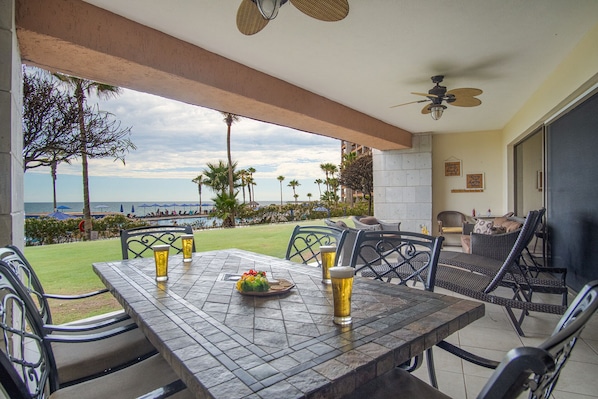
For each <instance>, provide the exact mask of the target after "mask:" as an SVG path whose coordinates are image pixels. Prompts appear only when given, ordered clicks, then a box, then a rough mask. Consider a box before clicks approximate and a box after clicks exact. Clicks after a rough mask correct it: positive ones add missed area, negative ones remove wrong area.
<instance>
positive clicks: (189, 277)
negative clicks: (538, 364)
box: [93, 249, 484, 399]
mask: <svg viewBox="0 0 598 399" xmlns="http://www.w3.org/2000/svg"><path fill="white" fill-rule="evenodd" d="M93 266H94V270H95V271H96V273H97V274H98V275H99V276H100V278H101V279H102V281H103V282H104V284H106V286H107V287H108V288H110V290H111V291H112V293H113V294H114V295H115V297H116V298H117V299H118V301H119V302H120V303H121V305H123V307H124V308H125V310H126V311H127V312H128V313H129V314H130V315H131V317H132V318H133V319H134V320H135V321H136V322H137V324H139V326H140V328H141V329H142V330H143V331H144V333H145V334H146V335H147V337H148V339H149V340H150V341H151V342H152V344H154V345H155V346H156V348H157V349H158V350H159V351H160V352H161V353H162V354H163V355H164V357H165V358H166V359H167V361H168V362H169V363H170V364H171V365H172V366H173V368H174V370H175V371H176V372H177V373H178V374H179V375H180V376H181V379H182V380H183V381H184V382H185V384H187V387H188V388H189V389H190V390H192V392H194V393H195V394H196V396H197V397H198V398H218V399H220V398H221V399H234V398H252V399H253V398H278V399H282V398H340V397H342V396H343V395H345V394H347V393H350V392H352V391H353V390H354V389H355V387H356V386H358V385H360V384H362V383H363V382H365V381H368V380H370V379H372V378H374V377H375V376H376V375H380V374H382V373H384V372H386V371H388V370H390V369H391V368H392V367H394V366H396V365H398V364H401V363H403V362H405V361H407V360H408V359H410V358H411V357H413V356H414V355H417V354H419V353H422V352H423V351H424V350H425V349H426V348H428V347H431V346H432V345H434V344H435V343H437V342H438V341H440V340H441V339H443V338H445V337H447V336H448V335H450V334H452V333H453V332H455V331H457V330H458V329H461V328H463V327H465V326H466V325H468V324H469V323H471V322H473V321H474V320H477V319H479V318H481V317H482V316H483V315H484V305H483V304H480V303H477V302H473V301H469V300H465V299H459V298H454V297H450V296H446V295H440V294H435V293H429V292H424V291H421V290H415V289H412V288H407V287H403V286H396V285H393V284H387V283H382V282H379V281H373V280H369V279H365V278H358V277H356V278H355V282H354V287H353V296H352V312H351V313H352V317H353V324H352V325H351V326H349V327H340V326H337V325H335V324H334V323H333V322H332V290H331V287H330V286H327V285H323V284H322V283H321V272H320V269H317V268H314V267H311V266H304V265H299V264H296V263H291V262H288V261H285V260H281V259H277V258H273V257H269V256H265V255H260V254H255V253H252V252H247V251H241V250H235V249H232V250H222V251H212V252H200V253H195V254H194V255H193V262H192V263H191V264H184V263H183V261H182V257H181V256H180V255H176V256H172V257H171V258H170V260H169V273H168V275H169V279H168V281H167V282H156V281H155V280H154V276H155V268H154V261H153V258H144V259H131V260H126V261H115V262H107V263H96V264H94V265H93ZM249 269H256V270H263V271H266V273H267V275H268V277H269V278H270V279H272V278H274V279H277V278H283V279H287V280H290V281H292V282H293V283H295V287H294V288H293V289H291V290H290V291H289V292H288V293H286V294H283V295H280V296H270V297H254V296H245V295H241V294H240V293H239V292H237V291H236V289H235V282H234V281H233V280H234V276H235V275H240V274H242V273H243V272H245V271H247V270H249ZM231 277H232V278H231Z"/></svg>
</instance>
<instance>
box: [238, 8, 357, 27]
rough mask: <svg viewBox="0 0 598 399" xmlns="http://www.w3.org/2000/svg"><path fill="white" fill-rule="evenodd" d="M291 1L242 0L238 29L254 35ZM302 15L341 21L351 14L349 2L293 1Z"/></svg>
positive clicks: (323, 19)
mask: <svg viewBox="0 0 598 399" xmlns="http://www.w3.org/2000/svg"><path fill="white" fill-rule="evenodd" d="M288 1H289V0H242V2H241V5H240V6H239V9H238V10H237V28H239V31H240V32H241V33H243V34H244V35H253V34H256V33H258V32H259V31H261V30H262V29H264V28H265V27H266V25H267V24H268V21H270V20H272V19H274V18H276V16H277V15H278V9H279V8H280V6H282V5H284V4H286V3H287V2H288ZM291 4H292V5H294V6H295V7H296V8H297V9H299V11H301V12H302V13H304V14H306V15H308V16H310V17H312V18H315V19H319V20H320V21H340V20H341V19H343V18H345V17H346V16H347V15H348V14H349V2H348V0H317V1H313V0H291Z"/></svg>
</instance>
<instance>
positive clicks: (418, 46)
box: [85, 0, 598, 133]
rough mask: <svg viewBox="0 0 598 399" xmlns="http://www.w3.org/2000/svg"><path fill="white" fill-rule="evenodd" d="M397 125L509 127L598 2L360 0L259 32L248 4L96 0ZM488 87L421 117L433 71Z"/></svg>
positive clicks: (450, 80)
mask: <svg viewBox="0 0 598 399" xmlns="http://www.w3.org/2000/svg"><path fill="white" fill-rule="evenodd" d="M85 1H86V2H88V3H90V4H94V5H96V6H98V7H101V8H105V9H107V10H110V11H112V12H114V13H117V14H120V15H122V16H124V17H126V18H129V19H131V20H134V21H137V22H139V23H142V24H144V25H147V26H150V27H152V28H154V29H157V30H159V31H162V32H164V33H167V34H169V35H172V36H174V37H176V38H179V39H182V40H185V41H187V42H190V43H192V44H195V45H197V46H199V47H202V48H204V49H206V50H210V51H212V52H215V53H217V54H220V55H222V56H224V57H227V58H230V59H232V60H234V61H237V62H240V63H242V64H245V65H247V66H250V67H252V68H255V69H257V70H260V71H262V72H265V73H267V74H270V75H272V76H275V77H277V78H280V79H283V80H285V81H287V82H290V83H292V84H295V85H297V86H300V87H302V88H304V89H307V90H309V91H312V92H314V93H317V94H320V95H322V96H324V97H327V98H329V99H331V100H334V101H337V102H339V103H341V104H344V105H346V106H348V107H350V108H353V109H356V110H358V111H361V112H363V113H365V114H368V115H370V116H372V117H375V118H377V119H380V120H382V121H384V122H387V123H390V124H392V125H394V126H397V127H400V128H403V129H406V130H408V131H411V132H413V133H416V132H429V131H432V132H436V133H448V132H465V131H484V130H494V129H501V128H503V127H504V125H505V124H506V123H507V122H508V121H509V120H510V119H511V118H512V117H513V115H514V114H515V113H516V112H517V110H518V109H519V108H520V107H521V106H522V104H524V103H525V101H527V100H528V99H529V97H530V96H531V95H532V94H533V93H534V91H535V90H536V89H537V88H538V87H539V86H540V85H541V84H542V82H543V81H544V80H545V79H546V78H547V77H548V75H549V74H550V73H551V72H552V71H553V70H554V69H555V68H556V66H557V65H558V64H559V62H560V61H561V60H562V59H563V58H564V57H565V56H566V55H567V53H568V52H570V51H571V50H572V49H573V47H574V46H575V45H576V44H577V43H578V42H579V40H581V38H582V37H583V36H584V35H585V34H586V33H587V32H588V31H589V30H591V29H592V27H594V26H595V24H596V22H597V21H598V1H596V0H575V1H564V0H349V6H350V10H349V15H348V17H347V18H345V19H344V20H342V21H339V22H321V21H318V20H315V19H312V18H310V17H308V16H306V15H304V14H302V13H301V12H300V11H299V10H297V9H296V8H295V7H294V6H293V5H292V4H290V3H287V4H286V5H284V6H283V7H282V8H281V9H280V12H279V14H278V17H277V18H276V19H275V20H273V21H270V23H269V24H268V26H266V28H265V29H264V30H262V31H261V32H259V33H257V34H256V35H253V36H245V35H243V34H241V33H239V32H238V30H237V27H236V12H237V8H238V6H239V4H240V3H241V1H240V0H176V1H164V0H127V1H122V0H85ZM433 75H445V80H444V83H443V85H445V86H447V88H448V89H449V90H451V89H454V88H460V87H473V88H479V89H482V90H483V91H484V92H483V94H482V95H480V96H479V97H478V98H480V99H481V100H482V105H481V106H479V107H474V108H462V107H454V106H450V105H449V109H447V110H446V111H445V113H444V115H443V116H442V118H441V119H440V120H438V121H434V120H432V118H431V117H430V116H429V115H422V114H421V113H420V111H421V109H422V108H423V105H424V104H411V105H406V106H402V107H398V108H390V106H392V105H396V104H401V103H404V102H409V101H414V100H419V99H421V98H422V97H417V96H415V95H412V94H410V93H411V92H427V91H428V90H429V89H430V88H432V86H433V84H432V82H431V80H430V77H431V76H433Z"/></svg>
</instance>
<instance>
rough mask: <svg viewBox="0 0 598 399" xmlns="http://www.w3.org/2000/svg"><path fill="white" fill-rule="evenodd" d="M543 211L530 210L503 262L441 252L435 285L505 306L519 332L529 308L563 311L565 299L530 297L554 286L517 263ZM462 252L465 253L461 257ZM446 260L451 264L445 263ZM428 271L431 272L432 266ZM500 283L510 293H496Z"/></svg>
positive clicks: (554, 288) (520, 333) (521, 332)
mask: <svg viewBox="0 0 598 399" xmlns="http://www.w3.org/2000/svg"><path fill="white" fill-rule="evenodd" d="M543 213H544V210H543V209H542V210H540V211H530V213H529V214H528V216H527V218H526V219H525V223H524V224H523V228H522V229H521V233H520V234H519V236H518V237H517V240H516V241H515V245H514V246H513V248H512V249H511V251H510V252H509V255H508V256H507V258H506V259H505V261H504V262H500V261H497V260H495V259H491V258H486V257H477V255H467V254H458V253H457V254H456V255H454V256H453V257H451V255H450V254H448V253H443V254H442V255H441V257H440V259H439V261H438V267H437V270H436V285H437V286H438V287H442V288H445V289H448V290H450V291H453V292H456V293H459V294H462V295H465V296H469V297H471V298H474V299H478V300H481V301H485V302H489V303H494V304H497V305H501V306H504V307H505V309H506V311H507V314H508V315H509V317H510V318H511V321H512V322H513V325H514V327H515V329H516V330H517V332H518V333H519V335H521V336H524V335H525V334H524V333H523V330H522V329H521V324H522V323H523V319H524V317H525V316H526V315H527V313H528V312H530V311H535V312H544V313H553V314H563V313H564V312H565V310H566V308H567V306H566V303H562V304H561V305H556V304H548V303H543V302H534V301H533V293H534V292H549V293H558V292H559V291H558V290H557V286H556V285H550V286H547V285H543V284H542V283H543V282H544V279H540V278H532V277H530V276H528V275H527V274H526V273H525V272H523V271H522V269H521V268H520V265H519V264H518V260H519V258H520V257H521V254H522V252H523V250H524V249H525V248H526V247H527V245H528V244H529V242H530V240H531V237H533V235H534V232H535V231H536V227H537V225H538V223H539V221H540V220H541V218H542V215H543ZM463 256H466V257H465V258H463ZM461 259H465V261H460V260H461ZM447 264H450V265H451V266H447ZM430 272H432V273H433V271H432V270H431V271H430ZM500 286H503V287H504V286H506V287H509V288H511V289H512V290H513V296H512V297H505V296H501V295H499V294H497V293H496V289H497V288H498V287H500ZM560 289H561V290H563V297H566V293H564V292H565V291H566V285H564V282H563V287H562V288H560ZM563 301H565V300H563ZM513 309H520V310H521V311H522V312H521V315H520V317H519V318H517V317H515V314H514V313H513Z"/></svg>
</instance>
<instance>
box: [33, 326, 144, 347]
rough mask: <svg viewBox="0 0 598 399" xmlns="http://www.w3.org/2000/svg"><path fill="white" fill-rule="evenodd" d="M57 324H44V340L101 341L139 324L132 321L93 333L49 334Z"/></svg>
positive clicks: (134, 327)
mask: <svg viewBox="0 0 598 399" xmlns="http://www.w3.org/2000/svg"><path fill="white" fill-rule="evenodd" d="M54 327H56V326H53V325H44V326H43V328H44V332H45V333H46V335H45V336H44V340H46V341H48V342H68V343H81V342H93V341H99V340H102V339H105V338H110V337H114V336H116V335H119V334H123V333H125V332H127V331H131V330H134V329H136V328H137V324H135V323H131V324H127V325H124V326H119V327H115V328H113V329H110V330H105V331H101V332H97V333H93V334H79V335H73V334H66V335H59V334H48V332H49V331H54V330H55V328H54Z"/></svg>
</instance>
